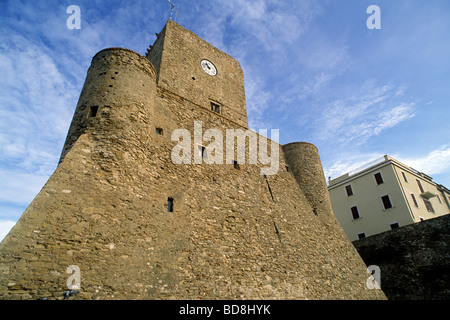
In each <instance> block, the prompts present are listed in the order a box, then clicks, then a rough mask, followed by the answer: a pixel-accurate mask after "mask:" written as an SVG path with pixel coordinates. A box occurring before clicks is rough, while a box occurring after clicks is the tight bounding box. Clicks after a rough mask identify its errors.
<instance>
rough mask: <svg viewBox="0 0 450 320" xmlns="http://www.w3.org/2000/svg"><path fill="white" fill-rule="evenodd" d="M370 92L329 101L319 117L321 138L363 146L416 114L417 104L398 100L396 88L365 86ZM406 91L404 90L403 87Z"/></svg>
mask: <svg viewBox="0 0 450 320" xmlns="http://www.w3.org/2000/svg"><path fill="white" fill-rule="evenodd" d="M366 90H368V93H365V94H361V95H360V96H357V95H353V96H350V97H349V98H344V99H338V100H335V101H332V102H330V103H328V105H327V106H326V107H325V108H324V111H323V112H322V114H321V116H320V117H319V118H318V120H317V122H316V125H317V129H316V133H317V136H318V138H319V139H321V140H329V139H334V140H335V141H339V142H341V143H352V144H357V145H361V144H363V143H365V142H366V141H367V140H368V139H369V138H370V137H372V136H376V135H379V134H380V133H382V132H383V131H384V130H386V129H389V128H392V127H395V126H396V125H398V124H399V123H400V122H402V121H405V120H407V119H410V118H412V117H414V116H415V113H414V103H406V102H397V100H396V99H395V97H396V96H398V94H397V93H398V90H400V89H397V88H394V87H392V86H390V85H384V86H382V87H375V88H374V87H371V86H370V85H369V86H367V85H365V86H363V87H362V91H363V92H364V91H366ZM402 90H403V89H402Z"/></svg>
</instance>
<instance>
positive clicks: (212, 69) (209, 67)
mask: <svg viewBox="0 0 450 320" xmlns="http://www.w3.org/2000/svg"><path fill="white" fill-rule="evenodd" d="M200 65H201V66H202V69H203V71H205V72H206V73H207V74H209V75H210V76H215V75H216V74H217V69H216V66H215V65H214V64H213V63H212V62H211V61H209V60H206V59H203V60H202V61H201V62H200Z"/></svg>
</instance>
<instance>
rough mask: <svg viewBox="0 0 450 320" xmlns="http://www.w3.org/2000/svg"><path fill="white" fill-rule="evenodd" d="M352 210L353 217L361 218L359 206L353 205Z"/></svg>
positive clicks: (354, 218)
mask: <svg viewBox="0 0 450 320" xmlns="http://www.w3.org/2000/svg"><path fill="white" fill-rule="evenodd" d="M350 210H351V211H352V218H353V220H356V219H359V218H360V215H359V211H358V207H356V206H354V207H351V208H350Z"/></svg>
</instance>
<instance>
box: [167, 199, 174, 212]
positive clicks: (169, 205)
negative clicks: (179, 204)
mask: <svg viewBox="0 0 450 320" xmlns="http://www.w3.org/2000/svg"><path fill="white" fill-rule="evenodd" d="M167 211H168V212H173V198H167Z"/></svg>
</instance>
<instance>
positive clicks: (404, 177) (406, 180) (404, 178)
mask: <svg viewBox="0 0 450 320" xmlns="http://www.w3.org/2000/svg"><path fill="white" fill-rule="evenodd" d="M402 176H403V180H405V182H408V179H406V174H405V173H404V172H403V171H402Z"/></svg>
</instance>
